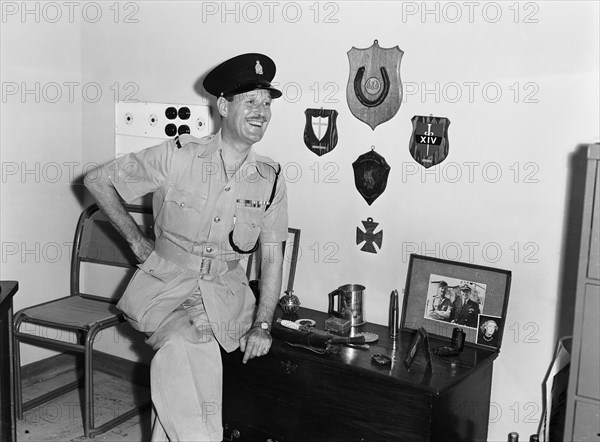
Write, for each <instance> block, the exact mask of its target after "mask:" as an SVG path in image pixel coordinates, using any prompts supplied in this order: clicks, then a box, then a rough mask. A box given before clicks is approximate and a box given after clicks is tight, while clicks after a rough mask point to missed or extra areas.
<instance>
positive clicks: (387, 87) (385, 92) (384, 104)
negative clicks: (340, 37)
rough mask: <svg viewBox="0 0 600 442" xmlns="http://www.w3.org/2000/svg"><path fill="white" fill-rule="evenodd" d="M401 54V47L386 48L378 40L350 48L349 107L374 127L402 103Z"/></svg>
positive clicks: (396, 110)
mask: <svg viewBox="0 0 600 442" xmlns="http://www.w3.org/2000/svg"><path fill="white" fill-rule="evenodd" d="M402 55H404V52H403V51H402V50H401V49H400V48H399V47H398V46H394V47H393V48H385V49H384V48H382V47H380V46H379V44H378V42H377V40H375V42H374V43H373V45H372V46H371V47H370V48H366V49H357V48H355V47H352V49H350V50H349V51H348V60H349V62H350V76H349V78H348V86H347V88H346V99H347V100H348V107H350V111H351V112H352V114H353V115H354V116H355V117H356V118H358V119H359V120H361V121H363V122H365V123H367V124H368V125H369V126H371V129H373V130H375V128H376V127H377V126H378V125H379V124H381V123H385V122H386V121H388V120H389V119H391V118H392V117H393V116H394V115H396V112H398V109H400V104H402V82H401V80H400V62H401V61H402Z"/></svg>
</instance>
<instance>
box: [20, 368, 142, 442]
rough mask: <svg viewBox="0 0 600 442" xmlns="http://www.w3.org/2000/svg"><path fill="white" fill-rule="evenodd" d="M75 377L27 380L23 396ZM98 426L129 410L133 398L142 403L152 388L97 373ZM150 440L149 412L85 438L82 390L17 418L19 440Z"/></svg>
mask: <svg viewBox="0 0 600 442" xmlns="http://www.w3.org/2000/svg"><path fill="white" fill-rule="evenodd" d="M71 380H74V374H68V373H67V374H65V373H62V374H58V375H53V376H49V377H48V378H47V379H41V380H40V379H35V380H31V381H27V382H24V385H23V399H24V400H28V399H30V398H32V397H35V396H37V395H39V394H40V393H44V392H46V391H49V390H51V389H52V388H54V387H55V386H59V385H62V384H65V383H68V382H70V381H71ZM94 386H95V401H96V403H95V409H96V412H95V420H96V425H98V424H102V423H103V422H105V421H106V420H108V419H109V418H113V417H114V416H116V415H118V414H120V413H121V411H122V410H127V409H129V408H130V407H131V406H132V405H133V403H134V402H133V399H134V398H135V400H136V401H138V400H140V399H141V401H142V402H141V403H143V402H144V400H147V398H148V397H149V389H148V388H145V387H140V386H135V387H134V386H132V385H131V384H130V383H128V382H127V381H124V380H121V379H118V378H115V377H113V376H110V375H108V374H105V373H95V375H94ZM87 440H93V441H111V442H112V441H137V442H142V441H148V440H150V412H146V413H143V414H142V415H140V416H136V417H134V418H132V419H130V420H128V421H126V422H124V423H122V424H120V425H118V426H117V427H115V428H113V429H112V430H110V431H107V432H106V433H103V434H99V435H97V436H95V437H94V438H93V439H90V438H87V437H84V435H83V423H82V419H81V400H80V392H79V391H77V390H73V391H71V392H69V393H66V394H64V395H62V396H60V397H58V398H56V399H54V400H52V401H49V402H46V403H44V404H41V405H39V406H37V407H35V408H33V409H31V410H28V411H26V412H25V414H24V416H23V420H21V421H17V442H24V441H35V442H41V441H87Z"/></svg>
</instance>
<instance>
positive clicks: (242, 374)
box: [223, 308, 497, 442]
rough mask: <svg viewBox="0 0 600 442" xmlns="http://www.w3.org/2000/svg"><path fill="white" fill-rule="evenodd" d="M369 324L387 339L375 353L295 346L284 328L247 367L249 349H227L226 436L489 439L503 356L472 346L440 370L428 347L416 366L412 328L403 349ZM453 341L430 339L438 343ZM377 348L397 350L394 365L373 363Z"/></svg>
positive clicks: (402, 339)
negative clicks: (496, 368) (408, 362)
mask: <svg viewBox="0 0 600 442" xmlns="http://www.w3.org/2000/svg"><path fill="white" fill-rule="evenodd" d="M280 316H281V314H280V312H279V311H278V312H277V313H276V314H275V317H276V318H277V317H280ZM297 317H299V318H311V319H314V320H315V321H317V327H318V328H320V329H323V325H324V321H325V319H326V318H327V315H326V314H325V313H322V312H317V311H314V310H310V309H302V308H301V309H300V310H299V311H298V313H297ZM363 330H364V331H370V332H374V333H377V334H378V335H379V341H378V342H376V343H373V344H371V346H370V348H369V349H368V350H362V349H356V348H349V347H343V348H342V350H341V352H340V353H338V354H324V355H319V354H315V353H313V352H311V351H309V350H306V349H302V348H297V347H292V346H290V345H288V344H286V343H285V342H284V341H283V340H282V333H281V332H278V331H277V330H274V332H273V334H274V336H275V340H274V343H273V347H272V349H271V351H270V353H269V354H268V355H266V356H264V357H261V358H257V359H254V360H252V361H250V362H248V363H247V364H246V365H245V366H244V365H243V364H242V363H241V359H242V355H241V352H239V351H235V352H233V353H231V354H223V367H224V397H223V423H224V426H225V437H226V440H227V439H231V438H232V433H234V436H233V439H232V440H239V441H255V440H266V439H267V438H271V439H273V440H274V441H275V440H277V441H278V442H283V441H286V442H287V441H298V442H305V441H315V442H318V441H344V442H346V441H378V442H381V441H394V442H398V441H429V440H430V441H439V440H444V441H465V440H468V441H476V440H481V441H485V440H486V439H487V430H488V418H489V407H490V388H491V382H492V363H493V361H494V359H495V358H496V357H497V353H495V352H492V351H489V350H482V349H478V348H474V347H465V350H464V351H463V352H462V353H461V354H460V355H459V356H455V357H449V358H446V359H442V358H439V357H437V356H433V361H432V363H433V374H430V373H428V372H427V370H426V361H425V357H424V355H423V354H422V353H418V354H417V357H416V358H415V360H414V362H413V365H412V367H411V370H410V372H408V371H407V370H406V368H405V367H404V365H403V359H404V355H405V353H406V350H407V348H408V347H409V346H410V344H411V342H412V338H413V333H412V332H403V333H401V334H400V336H399V338H398V340H397V344H396V349H395V350H394V348H393V343H392V342H390V339H389V338H388V334H387V333H388V332H387V327H383V326H379V325H374V324H366V325H365V326H363ZM449 341H450V340H449V339H445V340H444V339H436V338H431V337H430V345H431V348H436V347H439V346H441V345H448V344H449ZM376 353H383V354H386V355H389V356H395V362H394V364H393V366H392V367H380V366H377V365H374V364H372V362H371V356H372V355H373V354H376ZM235 436H238V437H237V438H236V437H235Z"/></svg>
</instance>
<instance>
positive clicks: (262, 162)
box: [255, 155, 281, 175]
mask: <svg viewBox="0 0 600 442" xmlns="http://www.w3.org/2000/svg"><path fill="white" fill-rule="evenodd" d="M255 158H256V163H257V164H258V165H259V166H262V167H264V168H265V169H264V170H269V169H273V172H275V175H278V174H279V172H280V171H281V165H280V164H279V163H278V162H276V161H273V160H272V159H271V158H269V157H265V156H263V155H256V157H255ZM261 173H262V174H263V175H264V172H263V170H261Z"/></svg>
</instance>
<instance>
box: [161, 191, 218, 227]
mask: <svg viewBox="0 0 600 442" xmlns="http://www.w3.org/2000/svg"><path fill="white" fill-rule="evenodd" d="M206 200H207V196H206V195H202V194H201V193H200V192H197V191H195V190H192V189H188V188H186V187H182V186H179V185H177V184H171V185H170V186H169V189H168V190H167V193H166V194H165V197H164V200H163V204H162V207H161V210H160V214H159V216H158V219H159V221H158V222H159V225H160V226H161V228H162V229H163V230H164V231H168V232H170V233H172V234H174V235H177V236H181V237H184V238H186V239H192V238H194V236H195V234H196V232H197V229H198V227H199V226H200V225H201V223H202V221H203V220H204V211H205V208H206Z"/></svg>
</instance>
